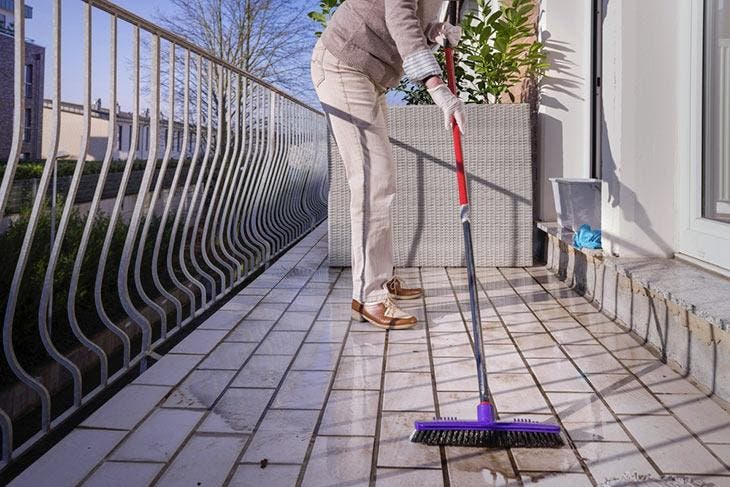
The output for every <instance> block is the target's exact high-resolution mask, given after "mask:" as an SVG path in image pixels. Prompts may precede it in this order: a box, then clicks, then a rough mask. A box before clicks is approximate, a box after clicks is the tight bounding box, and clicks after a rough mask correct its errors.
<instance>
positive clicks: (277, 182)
mask: <svg viewBox="0 0 730 487" xmlns="http://www.w3.org/2000/svg"><path fill="white" fill-rule="evenodd" d="M278 103H279V105H278V110H277V113H279V116H278V117H277V118H276V123H275V124H274V155H273V163H272V165H273V167H272V172H273V175H272V182H271V185H270V186H269V187H270V190H269V192H268V194H267V197H266V203H265V206H264V218H265V220H264V221H266V225H267V226H268V227H269V228H270V229H271V231H272V234H273V236H274V241H275V244H274V246H273V248H272V253H273V254H276V253H277V252H278V251H279V250H281V249H282V248H283V246H284V241H285V240H286V233H285V230H284V227H283V225H282V224H281V222H279V221H277V220H276V218H274V213H275V212H276V206H277V200H278V199H279V198H278V196H279V192H280V191H281V185H282V183H283V182H284V175H285V171H286V164H285V162H286V161H285V158H284V157H283V152H284V151H283V149H284V130H285V129H284V127H285V125H286V118H287V117H286V99H281V100H279V101H278Z"/></svg>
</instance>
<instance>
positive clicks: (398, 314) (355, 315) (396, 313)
mask: <svg viewBox="0 0 730 487" xmlns="http://www.w3.org/2000/svg"><path fill="white" fill-rule="evenodd" d="M352 319H353V320H357V321H368V322H370V323H371V324H373V325H375V326H377V327H378V328H384V329H386V330H403V329H405V328H410V327H412V326H413V325H415V324H416V317H415V316H411V315H409V314H408V313H405V312H404V311H402V310H400V309H398V307H397V306H396V305H395V304H394V303H393V302H392V301H391V300H390V298H385V301H383V302H382V303H377V304H368V305H365V304H363V303H361V302H359V301H358V300H356V299H353V300H352Z"/></svg>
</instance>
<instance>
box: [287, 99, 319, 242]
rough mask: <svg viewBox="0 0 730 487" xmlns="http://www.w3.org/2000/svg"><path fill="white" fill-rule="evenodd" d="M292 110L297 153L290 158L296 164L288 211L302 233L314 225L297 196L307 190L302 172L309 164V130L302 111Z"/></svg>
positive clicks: (299, 109) (309, 211) (305, 176)
mask: <svg viewBox="0 0 730 487" xmlns="http://www.w3.org/2000/svg"><path fill="white" fill-rule="evenodd" d="M294 108H295V111H296V117H295V123H296V130H295V137H296V147H297V151H298V152H297V154H294V155H292V156H291V157H292V160H293V163H294V162H297V166H296V167H297V178H296V180H295V185H294V187H293V188H292V197H290V204H289V211H290V212H291V214H292V215H294V216H293V217H290V218H292V219H293V220H294V221H296V222H298V224H299V226H300V228H299V231H300V232H304V231H305V230H306V229H307V228H311V227H312V226H313V224H314V221H313V218H312V211H311V210H310V209H309V208H307V207H306V206H303V205H302V204H301V201H300V200H299V197H298V195H301V194H303V193H304V191H305V189H306V188H307V182H308V178H307V173H306V172H305V171H304V167H306V165H307V164H308V163H309V157H310V156H311V154H310V151H309V150H308V147H309V143H310V142H309V138H308V137H307V133H308V130H309V129H308V127H307V124H306V123H304V122H305V120H304V115H305V114H304V113H303V110H302V109H301V108H300V107H294ZM299 154H302V156H303V157H302V156H299ZM300 158H301V159H300Z"/></svg>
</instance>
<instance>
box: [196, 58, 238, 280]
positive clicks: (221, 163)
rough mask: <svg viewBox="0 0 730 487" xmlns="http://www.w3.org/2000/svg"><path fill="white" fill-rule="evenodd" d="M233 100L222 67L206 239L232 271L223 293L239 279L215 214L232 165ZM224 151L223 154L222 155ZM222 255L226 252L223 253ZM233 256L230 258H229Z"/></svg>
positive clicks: (229, 271) (206, 220) (214, 255)
mask: <svg viewBox="0 0 730 487" xmlns="http://www.w3.org/2000/svg"><path fill="white" fill-rule="evenodd" d="M230 99H231V83H230V77H229V76H227V73H226V72H225V70H223V69H222V68H220V67H219V68H218V140H219V141H220V142H219V143H218V144H217V147H216V154H215V156H214V157H213V161H214V162H215V163H217V166H218V171H217V174H216V175H215V184H214V185H213V193H212V194H211V196H210V200H209V201H208V202H207V204H206V207H207V211H206V212H205V223H204V224H203V241H207V242H209V244H210V249H211V254H212V255H213V259H215V260H216V262H218V263H219V264H220V265H221V266H222V267H224V268H225V270H227V271H228V277H229V279H228V281H227V282H228V284H226V279H223V281H222V285H221V293H226V292H228V291H229V290H230V288H231V286H232V285H233V281H235V280H236V277H235V276H236V269H235V268H234V267H233V266H232V265H231V262H230V261H233V257H230V256H228V255H226V252H225V249H224V248H223V247H222V246H221V245H220V244H221V243H220V242H218V241H217V240H216V235H217V234H216V231H215V216H214V213H218V210H219V209H220V205H219V203H220V194H219V193H220V189H221V184H222V183H223V179H224V174H225V173H226V166H228V165H229V162H228V158H229V157H230V154H231V134H232V130H231V120H230V114H231V110H230V108H229V107H228V105H230ZM226 118H227V119H228V121H227V123H225V125H226V131H225V136H224V133H223V124H224V122H226ZM224 139H225V144H226V146H225V149H224V148H222V147H221V146H222V144H223V140H224ZM221 150H222V151H223V155H222V156H221V155H220V153H221ZM221 254H222V255H221ZM228 258H230V261H229V260H227V259H228Z"/></svg>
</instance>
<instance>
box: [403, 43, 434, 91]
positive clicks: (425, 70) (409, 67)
mask: <svg viewBox="0 0 730 487" xmlns="http://www.w3.org/2000/svg"><path fill="white" fill-rule="evenodd" d="M403 71H405V73H406V76H407V77H408V79H409V80H411V81H412V82H414V83H420V82H421V81H423V80H424V79H426V77H428V76H431V75H436V76H441V66H439V63H438V61H436V57H435V56H434V55H433V52H431V50H430V49H419V50H418V51H415V52H413V53H411V54H410V55H408V56H407V57H406V58H405V59H404V60H403Z"/></svg>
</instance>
